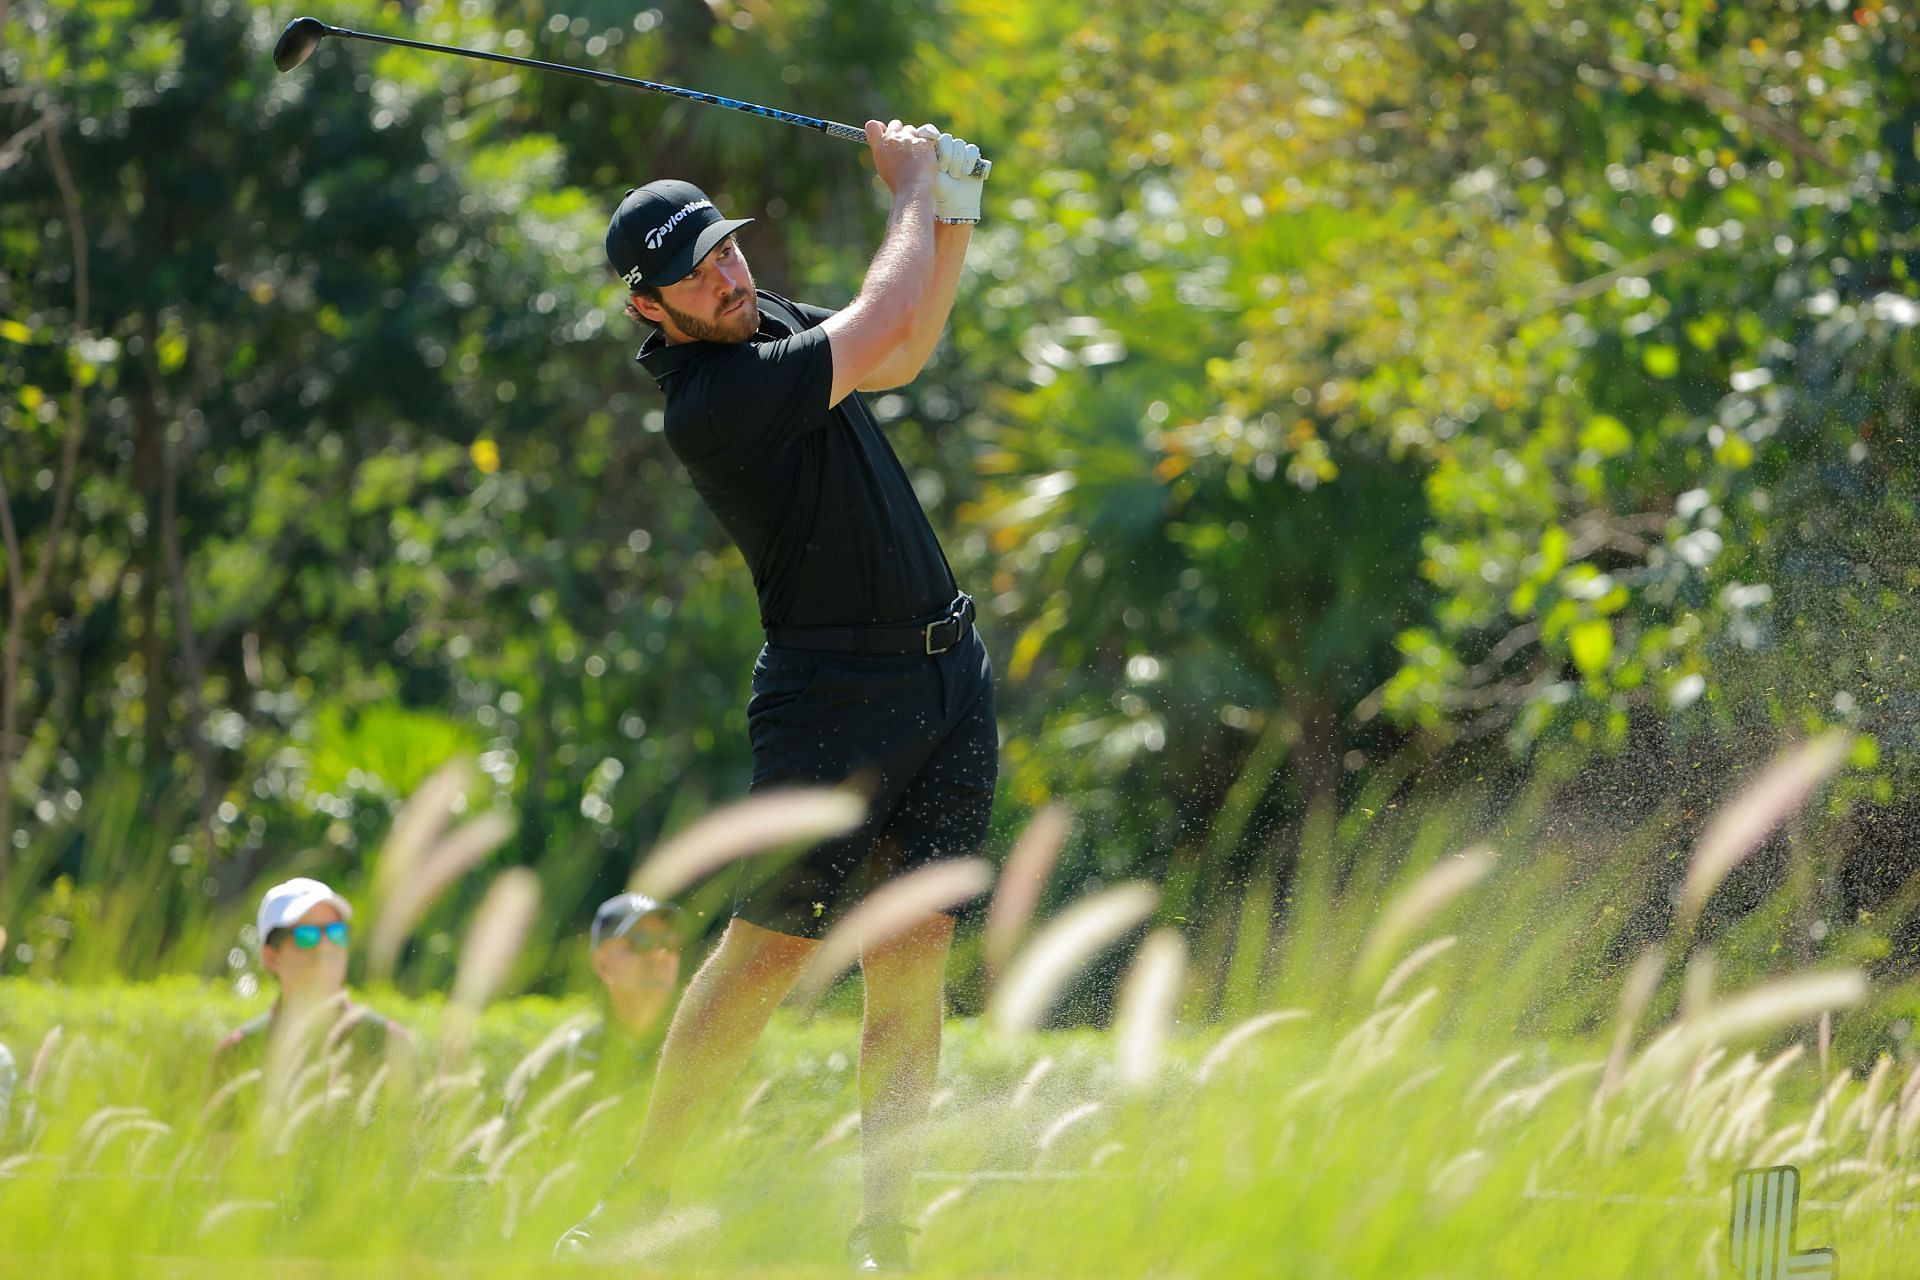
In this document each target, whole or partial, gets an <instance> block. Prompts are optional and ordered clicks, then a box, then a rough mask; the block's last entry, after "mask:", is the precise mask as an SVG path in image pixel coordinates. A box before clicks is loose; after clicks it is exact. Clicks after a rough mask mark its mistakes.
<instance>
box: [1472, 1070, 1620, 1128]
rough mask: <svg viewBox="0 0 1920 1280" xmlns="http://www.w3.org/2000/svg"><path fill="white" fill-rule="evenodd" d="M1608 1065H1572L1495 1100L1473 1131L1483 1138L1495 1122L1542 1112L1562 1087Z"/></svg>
mask: <svg viewBox="0 0 1920 1280" xmlns="http://www.w3.org/2000/svg"><path fill="white" fill-rule="evenodd" d="M1606 1065H1607V1064H1606V1063H1605V1062H1599V1061H1595V1062H1576V1063H1574V1064H1573V1065H1571V1066H1567V1067H1562V1068H1560V1070H1558V1071H1556V1072H1554V1073H1553V1074H1551V1075H1549V1076H1548V1077H1547V1078H1546V1079H1544V1080H1542V1081H1540V1082H1539V1083H1538V1084H1530V1085H1526V1086H1523V1087H1522V1088H1519V1089H1515V1090H1513V1091H1512V1092H1510V1093H1505V1094H1502V1095H1501V1096H1500V1097H1499V1098H1498V1099H1496V1100H1495V1101H1494V1104H1493V1105H1492V1106H1490V1107H1488V1108H1487V1109H1486V1111H1485V1112H1483V1113H1482V1114H1481V1116H1480V1123H1479V1125H1478V1126H1477V1127H1476V1129H1475V1130H1474V1132H1475V1133H1477V1134H1479V1135H1481V1136H1483V1137H1484V1136H1485V1135H1486V1134H1487V1132H1488V1131H1489V1130H1491V1129H1492V1128H1493V1127H1494V1125H1495V1123H1496V1122H1499V1121H1504V1120H1506V1119H1507V1118H1508V1117H1510V1116H1516V1115H1517V1116H1530V1115H1532V1114H1533V1113H1534V1112H1535V1111H1536V1110H1538V1109H1539V1107H1540V1104H1541V1103H1542V1102H1545V1101H1546V1100H1547V1098H1548V1097H1549V1096H1550V1095H1551V1094H1553V1093H1554V1092H1555V1091H1557V1090H1558V1089H1559V1088H1560V1086H1562V1085H1565V1084H1571V1083H1572V1082H1573V1081H1575V1080H1578V1079H1579V1078H1580V1077H1581V1076H1587V1075H1598V1074H1600V1072H1601V1071H1602V1070H1603V1069H1605V1067H1606Z"/></svg>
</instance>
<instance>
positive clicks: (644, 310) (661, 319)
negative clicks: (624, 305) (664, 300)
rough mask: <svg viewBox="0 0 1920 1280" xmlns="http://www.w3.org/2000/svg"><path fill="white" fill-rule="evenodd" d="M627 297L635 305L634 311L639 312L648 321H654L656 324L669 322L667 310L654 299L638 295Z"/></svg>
mask: <svg viewBox="0 0 1920 1280" xmlns="http://www.w3.org/2000/svg"><path fill="white" fill-rule="evenodd" d="M627 297H628V299H629V300H630V301H631V302H632V303H633V308H634V310H636V311H638V312H639V313H640V314H641V315H643V316H645V317H646V318H647V319H649V320H651V321H653V322H654V323H655V324H665V323H666V322H667V311H666V308H665V307H662V306H661V305H660V304H659V303H657V302H655V301H654V300H653V299H652V298H645V297H642V296H641V295H639V294H637V293H633V294H628V295H627Z"/></svg>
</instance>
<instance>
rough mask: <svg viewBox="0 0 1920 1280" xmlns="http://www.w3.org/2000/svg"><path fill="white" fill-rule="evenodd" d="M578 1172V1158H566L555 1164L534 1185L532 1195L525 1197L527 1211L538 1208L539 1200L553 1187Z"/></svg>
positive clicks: (545, 1196)
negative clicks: (537, 1183)
mask: <svg viewBox="0 0 1920 1280" xmlns="http://www.w3.org/2000/svg"><path fill="white" fill-rule="evenodd" d="M579 1172H580V1162H579V1161H578V1160H567V1161H564V1162H562V1163H560V1164H558V1165H555V1166H554V1167H553V1169H551V1170H550V1171H549V1172H548V1173H547V1176H546V1177H544V1178H542V1179H540V1182H539V1185H537V1186H536V1187H534V1189H533V1195H531V1196H530V1197H528V1199H527V1211H528V1212H529V1213H531V1212H532V1211H533V1210H535V1209H538V1208H539V1207H540V1202H541V1201H542V1200H545V1199H546V1198H547V1196H548V1194H549V1193H551V1192H552V1190H553V1189H554V1188H555V1187H557V1186H559V1185H560V1184H561V1183H563V1182H565V1181H566V1180H567V1179H569V1178H572V1177H574V1176H575V1175H577V1174H578V1173H579Z"/></svg>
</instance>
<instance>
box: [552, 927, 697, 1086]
mask: <svg viewBox="0 0 1920 1280" xmlns="http://www.w3.org/2000/svg"><path fill="white" fill-rule="evenodd" d="M680 943H681V937H680V919H679V912H678V911H677V910H676V909H675V908H674V907H672V906H671V905H669V904H666V903H662V902H657V901H655V900H654V899H652V898H649V897H648V896H647V895H646V894H644V893H621V894H616V895H614V896H613V897H611V898H608V899H607V900H606V901H605V902H603V903H601V904H600V909H599V910H597V911H595V912H594V913H593V928H592V930H591V932H590V935H589V943H588V945H589V946H591V947H592V961H593V974H594V976H595V977H596V978H598V979H600V985H601V986H602V987H604V988H605V989H606V993H607V1014H606V1016H605V1017H604V1018H603V1019H602V1020H601V1021H600V1022H599V1023H597V1024H595V1025H592V1026H589V1027H587V1028H586V1029H585V1030H583V1031H581V1032H580V1034H579V1035H577V1036H575V1037H574V1038H573V1040H572V1042H571V1043H570V1044H569V1045H568V1046H567V1057H568V1061H569V1063H571V1064H573V1065H575V1066H581V1067H589V1068H593V1069H595V1070H598V1071H601V1072H603V1073H606V1072H607V1070H608V1068H613V1071H612V1074H623V1073H624V1071H625V1070H626V1069H627V1068H628V1067H630V1066H632V1065H635V1064H636V1063H637V1061H638V1060H640V1059H648V1060H650V1059H651V1058H652V1055H653V1050H654V1049H655V1048H656V1047H657V1045H658V1042H659V1038H660V1036H659V1032H660V1030H661V1021H662V1018H663V1016H664V1015H665V1014H666V1012H667V1010H668V1008H669V1007H671V1005H672V1003H673V995H674V992H675V991H676V990H677V989H678V987H679V984H680ZM610 1030H615V1031H617V1033H618V1039H620V1040H624V1041H625V1042H626V1045H627V1048H628V1050H629V1052H626V1053H623V1054H622V1057H623V1059H625V1060H624V1061H622V1062H619V1063H606V1062H604V1061H603V1055H604V1054H605V1053H607V1052H608V1051H609V1048H610V1045H611V1044H612V1043H613V1041H612V1040H610V1038H609V1036H608V1032H609V1031H610Z"/></svg>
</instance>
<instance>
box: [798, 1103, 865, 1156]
mask: <svg viewBox="0 0 1920 1280" xmlns="http://www.w3.org/2000/svg"><path fill="white" fill-rule="evenodd" d="M858 1132H860V1111H859V1109H858V1108H857V1107H856V1108H855V1109H854V1110H852V1111H849V1112H847V1114H845V1115H843V1116H841V1117H840V1118H839V1119H838V1120H836V1121H834V1122H833V1125H832V1126H831V1127H830V1128H829V1129H828V1130H827V1131H826V1132H825V1133H823V1134H821V1135H820V1140H819V1141H818V1142H816V1143H814V1144H813V1145H812V1146H811V1147H808V1148H807V1154H808V1155H809V1156H817V1155H819V1154H820V1153H821V1152H822V1151H825V1150H826V1149H827V1148H829V1147H831V1146H834V1145H835V1144H836V1143H841V1142H845V1141H846V1140H847V1139H848V1138H851V1137H852V1136H853V1135H854V1134H856V1133H858Z"/></svg>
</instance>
